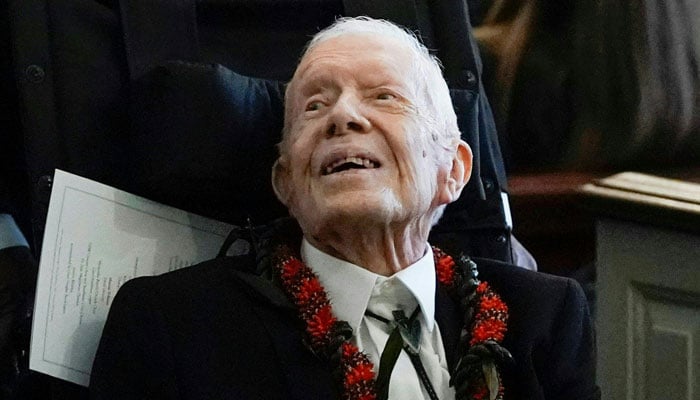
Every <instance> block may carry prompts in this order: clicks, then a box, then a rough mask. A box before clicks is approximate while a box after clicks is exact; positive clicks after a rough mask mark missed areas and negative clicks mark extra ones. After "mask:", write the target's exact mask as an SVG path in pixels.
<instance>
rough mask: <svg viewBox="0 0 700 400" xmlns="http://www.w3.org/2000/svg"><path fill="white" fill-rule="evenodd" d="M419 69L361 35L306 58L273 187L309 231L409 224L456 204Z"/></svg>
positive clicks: (387, 41) (390, 44) (405, 53)
mask: <svg viewBox="0 0 700 400" xmlns="http://www.w3.org/2000/svg"><path fill="white" fill-rule="evenodd" d="M413 63H414V61H413V60H412V53H411V52H410V50H409V49H408V48H406V47H405V45H404V44H402V43H400V42H399V41H397V40H395V39H391V38H373V37H371V36H369V35H364V34H354V35H346V36H341V37H337V38H333V39H328V40H326V41H324V42H321V43H320V44H318V45H317V46H316V47H314V48H313V49H312V50H311V51H310V52H308V53H307V54H306V55H305V56H304V58H303V59H302V61H301V63H300V65H299V67H298V69H297V71H296V73H295V76H294V79H293V80H292V83H291V84H290V87H289V89H288V90H289V93H288V96H287V104H286V107H287V113H286V118H288V124H289V127H290V129H289V131H288V137H287V138H286V140H285V143H284V144H283V147H282V149H281V153H282V155H281V157H280V159H279V162H278V164H277V165H276V170H275V178H274V182H273V183H274V185H275V188H276V190H277V193H278V196H279V197H280V199H281V200H282V202H284V203H285V204H286V205H287V206H288V207H289V209H290V212H291V213H292V215H293V216H295V217H296V218H297V220H298V221H299V222H300V224H301V226H302V228H304V230H305V231H307V232H308V231H310V233H312V234H313V233H314V232H318V231H319V230H322V229H323V228H324V227H327V226H328V224H335V223H343V222H347V221H349V220H354V219H359V220H360V221H363V222H366V223H368V224H369V223H374V224H376V223H378V224H396V223H399V224H400V223H411V222H412V221H417V220H418V219H419V218H422V217H424V216H426V215H429V214H431V213H432V210H434V209H435V208H437V207H438V206H439V205H440V204H445V203H447V202H449V201H451V199H445V198H444V196H441V186H442V185H443V183H442V182H444V181H445V180H446V177H447V175H448V174H449V169H450V165H451V160H448V162H445V161H444V160H443V161H442V162H440V163H438V159H439V158H442V159H444V158H445V157H444V154H445V153H444V152H445V150H444V149H442V148H440V147H439V146H438V145H437V143H435V142H434V140H433V139H432V138H431V135H430V134H429V132H428V130H427V126H426V124H425V122H423V119H422V117H419V116H418V114H417V112H416V108H417V106H418V105H419V104H421V103H422V102H421V101H419V100H421V99H420V98H418V96H419V93H418V91H417V85H416V83H415V82H416V81H417V80H418V79H421V77H419V76H416V74H415V73H414V67H413ZM420 112H421V113H426V110H424V109H423V110H421V111H420ZM448 158H449V157H448Z"/></svg>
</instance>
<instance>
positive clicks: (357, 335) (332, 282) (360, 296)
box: [301, 239, 455, 400]
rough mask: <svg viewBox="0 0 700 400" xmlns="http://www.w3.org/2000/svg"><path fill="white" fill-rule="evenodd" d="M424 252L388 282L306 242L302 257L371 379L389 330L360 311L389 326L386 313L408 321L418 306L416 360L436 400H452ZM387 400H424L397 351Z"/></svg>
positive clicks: (431, 271) (431, 266) (431, 267)
mask: <svg viewBox="0 0 700 400" xmlns="http://www.w3.org/2000/svg"><path fill="white" fill-rule="evenodd" d="M427 248H428V251H427V252H426V254H425V255H424V256H423V257H422V258H421V259H420V260H418V261H417V262H416V263H415V264H412V265H410V266H408V267H407V268H405V269H403V270H401V271H400V272H397V273H396V274H394V275H392V276H391V277H385V276H382V275H378V274H375V273H373V272H370V271H368V270H366V269H364V268H362V267H359V266H357V265H354V264H351V263H349V262H347V261H343V260H340V259H338V258H335V257H333V256H330V255H328V254H326V253H324V252H322V251H320V250H318V249H317V248H315V247H313V246H312V245H311V244H310V243H309V242H308V241H306V239H304V240H303V242H302V246H301V256H302V259H303V261H304V262H305V263H306V265H308V266H309V268H311V269H312V270H313V271H314V273H315V274H316V275H317V276H318V278H319V280H320V282H321V284H322V285H323V287H324V288H325V290H326V292H327V293H328V298H329V299H330V302H331V305H332V306H333V313H334V314H335V316H336V317H337V318H339V319H341V320H345V321H347V322H348V323H349V324H350V326H351V327H352V330H353V340H354V342H355V344H356V345H357V346H358V347H359V348H360V350H362V351H363V352H364V353H365V354H367V355H368V356H369V358H370V360H372V363H374V370H375V373H376V372H377V371H379V360H380V356H381V353H382V351H383V350H384V346H385V345H386V342H387V339H388V338H389V334H390V333H391V329H392V327H390V326H388V324H386V323H384V322H381V321H378V320H377V319H375V318H372V317H368V316H366V315H365V310H367V308H368V307H369V309H370V310H371V311H372V312H374V313H375V314H378V315H380V316H383V317H385V318H387V319H390V320H391V319H393V318H392V315H391V311H393V310H396V309H402V310H404V312H405V314H406V316H410V315H411V313H412V312H413V310H414V309H415V308H416V306H419V307H420V314H419V321H420V325H421V349H420V353H419V355H420V359H421V361H422V363H423V366H424V367H425V370H426V372H427V374H428V377H429V378H430V382H431V383H432V385H433V387H434V389H435V392H436V393H437V395H438V398H439V399H440V400H443V399H445V400H454V398H455V393H454V389H453V388H451V387H449V379H450V376H449V372H448V369H447V359H446V357H445V349H444V347H443V344H442V337H441V336H440V328H439V327H438V326H437V323H436V322H435V288H436V277H435V263H434V261H433V252H432V250H431V248H430V246H427ZM389 399H393V400H399V399H400V400H414V399H415V400H423V399H429V397H428V394H427V392H426V390H425V388H424V387H423V385H422V384H421V382H420V379H419V378H418V375H417V374H416V372H415V369H414V367H413V364H412V363H411V360H410V359H409V357H408V355H407V354H406V352H405V351H401V353H400V355H399V358H398V360H397V362H396V365H395V366H394V370H393V372H392V375H391V381H390V384H389Z"/></svg>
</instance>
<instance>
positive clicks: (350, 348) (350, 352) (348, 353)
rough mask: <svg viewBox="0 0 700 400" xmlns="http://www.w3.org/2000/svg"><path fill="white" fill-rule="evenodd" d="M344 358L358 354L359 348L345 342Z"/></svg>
mask: <svg viewBox="0 0 700 400" xmlns="http://www.w3.org/2000/svg"><path fill="white" fill-rule="evenodd" d="M342 346H343V347H342V349H343V358H350V357H351V356H352V355H353V354H355V353H357V352H358V351H359V349H358V348H357V346H355V345H354V344H352V343H350V342H343V345H342Z"/></svg>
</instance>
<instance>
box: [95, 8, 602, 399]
mask: <svg viewBox="0 0 700 400" xmlns="http://www.w3.org/2000/svg"><path fill="white" fill-rule="evenodd" d="M285 107H286V114H285V129H284V135H283V140H282V142H281V143H280V146H279V150H280V156H279V159H278V161H277V163H276V164H275V166H274V167H273V186H274V188H275V192H276V193H277V196H278V197H279V199H280V200H281V201H282V202H283V203H284V204H285V205H286V206H287V207H288V208H289V211H290V213H291V215H292V217H293V219H288V220H284V221H278V222H276V223H274V224H272V225H271V226H270V227H269V230H267V231H265V232H263V233H262V234H261V235H260V237H258V238H257V239H256V243H255V245H254V246H253V247H254V248H255V251H253V252H252V253H251V254H248V255H245V256H239V257H225V258H219V259H216V260H212V261H209V262H205V263H202V264H200V265H198V266H194V267H191V268H186V269H184V270H180V271H176V272H173V273H169V274H165V275H161V276H158V277H148V278H137V279H134V280H132V281H130V282H128V283H127V284H126V285H124V286H123V288H122V289H121V290H120V292H119V294H118V295H117V297H116V298H115V300H114V304H113V306H112V310H111V311H110V316H109V319H108V321H107V324H106V326H105V330H104V334H103V337H102V341H101V344H100V347H99V350H98V353H97V357H96V360H95V364H94V368H93V373H92V381H91V392H92V395H93V396H94V397H95V398H98V399H112V398H113V399H134V398H149V399H150V398H163V399H165V398H167V399H202V398H215V399H219V398H221V399H224V398H226V399H386V398H391V399H454V398H459V399H472V398H473V399H502V398H505V399H592V398H598V397H599V394H598V390H597V388H596V386H595V383H594V362H593V359H594V344H593V337H592V334H591V327H590V320H589V317H588V313H587V309H586V305H585V304H586V303H585V300H584V298H583V295H582V293H581V290H580V289H579V288H578V287H577V286H576V285H575V284H574V283H572V282H571V281H568V280H565V279H561V278H554V277H549V276H546V275H544V274H537V273H533V272H529V271H524V270H522V269H519V268H514V267H512V266H509V265H503V264H499V263H497V262H494V261H488V260H477V261H476V263H474V262H473V261H472V260H469V259H468V258H466V257H464V256H463V255H459V256H458V255H457V254H453V256H454V258H453V256H451V255H449V254H451V253H447V252H445V251H443V250H441V249H438V248H436V247H431V246H430V245H429V244H428V243H427V238H428V234H429V232H430V229H431V227H432V226H433V225H434V224H435V223H436V221H437V220H438V219H439V218H440V215H441V213H442V210H443V208H444V207H445V205H447V204H449V203H450V202H452V201H454V200H455V199H457V198H458V197H459V195H460V192H461V190H462V188H463V187H464V185H465V184H466V183H467V181H468V179H469V176H470V171H471V152H470V149H469V146H468V145H467V144H466V143H465V142H463V141H462V140H461V139H460V133H459V130H458V128H457V123H456V117H455V112H454V110H453V108H452V105H451V102H450V97H449V92H448V89H447V85H446V83H445V81H444V79H443V78H442V75H441V71H440V67H439V63H438V62H437V60H435V59H434V58H432V57H431V56H430V55H429V53H428V51H427V49H426V48H425V47H424V46H422V45H421V44H420V43H419V42H418V41H417V40H416V39H415V38H414V37H413V36H412V35H410V34H407V33H406V32H405V31H403V30H402V29H400V28H398V27H396V26H395V25H393V24H390V23H388V22H385V21H377V20H371V19H368V18H354V19H342V20H339V21H337V22H336V23H335V24H334V25H333V26H331V27H330V28H328V29H326V30H324V31H322V32H321V33H319V34H318V35H317V36H316V37H314V39H313V40H312V41H311V43H310V44H309V46H308V48H307V51H306V53H305V54H304V56H303V58H302V60H301V62H300V64H299V66H298V68H297V70H296V73H295V74H294V77H293V78H292V81H291V82H290V84H289V86H288V89H287V93H286V106H285ZM457 250H458V249H457Z"/></svg>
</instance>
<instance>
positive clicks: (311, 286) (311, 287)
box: [294, 276, 323, 305]
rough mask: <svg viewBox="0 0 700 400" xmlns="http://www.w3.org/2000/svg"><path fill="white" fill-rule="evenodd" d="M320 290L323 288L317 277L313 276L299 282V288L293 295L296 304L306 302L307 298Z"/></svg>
mask: <svg viewBox="0 0 700 400" xmlns="http://www.w3.org/2000/svg"><path fill="white" fill-rule="evenodd" d="M322 291H323V288H322V287H321V282H319V281H318V278H316V277H315V276H314V277H312V278H310V279H306V280H304V281H302V282H301V285H299V290H298V292H297V293H296V295H295V296H294V297H295V299H296V300H297V304H302V305H303V304H306V303H308V302H309V300H311V299H312V298H313V297H314V296H315V295H316V294H318V293H320V292H322Z"/></svg>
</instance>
